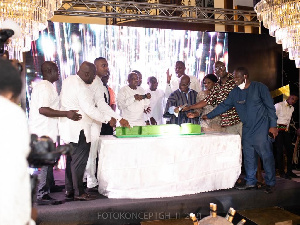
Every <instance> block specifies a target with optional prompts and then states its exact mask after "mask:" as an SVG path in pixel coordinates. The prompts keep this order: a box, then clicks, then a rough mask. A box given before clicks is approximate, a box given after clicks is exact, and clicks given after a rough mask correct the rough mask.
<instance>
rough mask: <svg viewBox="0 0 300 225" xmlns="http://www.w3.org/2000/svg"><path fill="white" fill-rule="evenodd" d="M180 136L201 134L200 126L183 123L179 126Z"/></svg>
mask: <svg viewBox="0 0 300 225" xmlns="http://www.w3.org/2000/svg"><path fill="white" fill-rule="evenodd" d="M180 134H201V126H200V125H199V124H192V123H183V124H181V126H180Z"/></svg>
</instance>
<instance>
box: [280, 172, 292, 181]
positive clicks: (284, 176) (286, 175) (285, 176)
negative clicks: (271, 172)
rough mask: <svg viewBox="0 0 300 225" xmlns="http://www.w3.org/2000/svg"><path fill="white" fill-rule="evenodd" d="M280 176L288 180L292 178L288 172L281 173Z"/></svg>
mask: <svg viewBox="0 0 300 225" xmlns="http://www.w3.org/2000/svg"><path fill="white" fill-rule="evenodd" d="M279 176H280V177H281V178H283V179H287V180H290V179H291V177H290V176H289V175H288V174H286V173H284V174H280V175H279Z"/></svg>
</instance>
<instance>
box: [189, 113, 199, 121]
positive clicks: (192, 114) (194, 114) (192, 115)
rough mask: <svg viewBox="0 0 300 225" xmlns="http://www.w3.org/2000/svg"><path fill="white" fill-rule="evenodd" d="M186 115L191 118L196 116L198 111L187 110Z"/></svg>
mask: <svg viewBox="0 0 300 225" xmlns="http://www.w3.org/2000/svg"><path fill="white" fill-rule="evenodd" d="M186 116H187V117H188V118H190V119H193V118H195V117H198V116H199V113H198V112H189V113H188V114H187V115H186Z"/></svg>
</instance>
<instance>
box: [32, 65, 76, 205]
mask: <svg viewBox="0 0 300 225" xmlns="http://www.w3.org/2000/svg"><path fill="white" fill-rule="evenodd" d="M41 70H42V75H43V80H42V81H40V82H39V83H38V84H37V85H36V86H35V87H34V88H33V91H32V94H31V102H30V111H29V120H28V124H29V130H30V133H32V134H36V135H37V136H39V137H41V136H48V137H50V138H51V139H52V140H53V141H54V142H55V141H56V139H57V136H58V118H59V117H66V118H68V119H71V120H74V121H77V120H80V119H81V115H80V114H78V113H76V112H77V111H76V110H69V111H59V97H58V94H57V91H56V88H55V86H54V85H53V83H54V82H56V81H58V79H59V72H58V67H57V65H56V64H55V63H54V62H51V61H46V62H44V63H43V64H42V66H41ZM51 185H54V177H53V167H52V166H43V167H42V168H41V170H40V174H39V184H38V189H37V203H38V204H39V205H49V204H52V205H56V204H61V203H62V202H61V201H58V200H55V199H53V198H52V197H50V196H49V193H50V188H51V187H50V186H51Z"/></svg>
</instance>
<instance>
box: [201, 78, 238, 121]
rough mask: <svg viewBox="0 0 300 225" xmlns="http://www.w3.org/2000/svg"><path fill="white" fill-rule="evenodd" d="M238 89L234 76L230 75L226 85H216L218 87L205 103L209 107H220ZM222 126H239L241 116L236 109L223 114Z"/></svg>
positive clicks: (215, 87)
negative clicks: (232, 91) (233, 90)
mask: <svg viewBox="0 0 300 225" xmlns="http://www.w3.org/2000/svg"><path fill="white" fill-rule="evenodd" d="M235 87H236V84H235V82H234V80H233V75H232V74H230V73H228V79H227V81H226V82H225V84H221V82H218V83H216V85H215V86H214V87H213V89H212V90H211V92H210V94H209V95H208V96H206V98H205V99H204V101H205V102H206V103H207V104H208V105H213V106H215V105H219V104H220V103H221V102H223V101H224V100H225V99H226V98H227V96H228V95H229V93H230V91H231V90H232V89H234V88H235ZM220 116H221V123H220V124H221V126H223V127H225V126H232V125H235V124H238V123H239V122H241V121H240V118H239V115H238V114H237V112H236V110H235V108H234V107H233V108H232V109H229V110H228V111H226V112H225V113H223V114H221V115H220Z"/></svg>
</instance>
